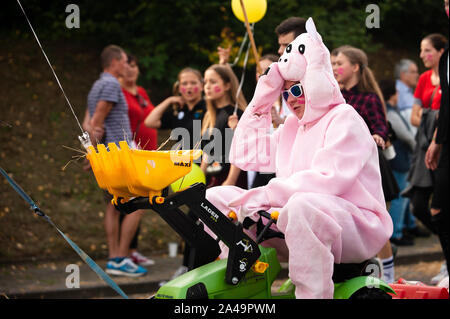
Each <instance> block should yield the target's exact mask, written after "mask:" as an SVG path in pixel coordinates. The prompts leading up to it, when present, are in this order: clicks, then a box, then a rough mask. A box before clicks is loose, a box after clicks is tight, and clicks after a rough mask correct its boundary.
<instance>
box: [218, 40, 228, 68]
mask: <svg viewBox="0 0 450 319" xmlns="http://www.w3.org/2000/svg"><path fill="white" fill-rule="evenodd" d="M230 51H231V45H230V46H229V47H228V48H226V49H225V48H222V47H217V53H218V54H219V64H222V65H225V64H228V59H229V58H230Z"/></svg>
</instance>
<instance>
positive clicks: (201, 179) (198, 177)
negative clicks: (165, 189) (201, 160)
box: [170, 163, 206, 192]
mask: <svg viewBox="0 0 450 319" xmlns="http://www.w3.org/2000/svg"><path fill="white" fill-rule="evenodd" d="M195 183H203V184H206V178H205V174H203V171H202V169H201V168H200V166H198V165H197V164H195V163H192V170H191V171H190V172H189V173H188V174H186V175H185V176H184V177H182V178H180V179H178V180H176V181H175V182H173V183H172V184H171V185H170V188H172V190H173V191H174V192H177V191H179V190H180V189H183V188H186V187H188V186H191V185H192V184H195Z"/></svg>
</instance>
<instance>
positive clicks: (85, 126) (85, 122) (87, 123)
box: [81, 108, 91, 132]
mask: <svg viewBox="0 0 450 319" xmlns="http://www.w3.org/2000/svg"><path fill="white" fill-rule="evenodd" d="M90 122H91V115H90V114H89V109H87V108H86V112H85V113H84V119H83V124H81V127H82V128H83V130H85V131H86V132H89V131H90V130H91V125H90Z"/></svg>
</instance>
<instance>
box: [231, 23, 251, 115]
mask: <svg viewBox="0 0 450 319" xmlns="http://www.w3.org/2000/svg"><path fill="white" fill-rule="evenodd" d="M254 26H255V24H254V23H252V25H251V31H252V32H254ZM246 35H247V33H246ZM250 47H251V43H250V42H249V43H248V45H247V51H246V52H245V58H244V66H243V68H242V76H241V81H240V83H239V87H238V90H237V93H236V104H235V105H234V112H233V113H234V114H237V109H238V105H239V104H238V102H239V94H241V91H242V86H243V85H244V79H245V70H246V69H247V62H248V54H249V52H250Z"/></svg>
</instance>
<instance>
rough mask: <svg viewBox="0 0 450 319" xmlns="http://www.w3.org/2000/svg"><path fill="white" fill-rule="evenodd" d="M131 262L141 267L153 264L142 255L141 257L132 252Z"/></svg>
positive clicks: (151, 260)
mask: <svg viewBox="0 0 450 319" xmlns="http://www.w3.org/2000/svg"><path fill="white" fill-rule="evenodd" d="M131 260H133V262H134V263H135V264H137V265H141V266H152V265H154V264H155V261H154V260H153V259H149V258H147V257H145V256H143V255H141V254H140V253H139V252H137V251H136V252H134V253H132V254H131Z"/></svg>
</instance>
